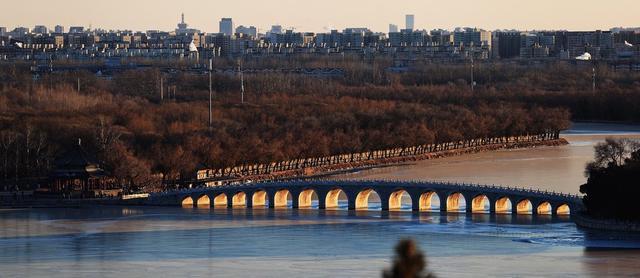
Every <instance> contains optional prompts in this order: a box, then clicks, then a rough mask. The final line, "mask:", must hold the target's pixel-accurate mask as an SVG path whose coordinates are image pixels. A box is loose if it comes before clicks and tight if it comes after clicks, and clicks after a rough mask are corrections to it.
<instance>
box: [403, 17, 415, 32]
mask: <svg viewBox="0 0 640 278" xmlns="http://www.w3.org/2000/svg"><path fill="white" fill-rule="evenodd" d="M406 21H407V22H406V24H407V26H406V28H405V29H407V30H413V28H414V27H415V26H414V24H415V16H414V15H412V14H408V15H407V16H406Z"/></svg>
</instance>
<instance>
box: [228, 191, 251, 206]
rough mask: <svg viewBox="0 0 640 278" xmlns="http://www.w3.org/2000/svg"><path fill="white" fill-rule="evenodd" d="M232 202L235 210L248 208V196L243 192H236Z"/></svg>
mask: <svg viewBox="0 0 640 278" xmlns="http://www.w3.org/2000/svg"><path fill="white" fill-rule="evenodd" d="M231 201H232V204H231V205H232V206H233V207H234V208H243V207H246V206H247V194H246V193H244V192H242V191H239V192H236V194H235V195H233V198H232V200H231Z"/></svg>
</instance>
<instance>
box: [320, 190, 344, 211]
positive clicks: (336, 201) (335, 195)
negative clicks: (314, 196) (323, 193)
mask: <svg viewBox="0 0 640 278" xmlns="http://www.w3.org/2000/svg"><path fill="white" fill-rule="evenodd" d="M340 200H343V201H344V200H346V202H347V206H348V205H349V204H348V202H349V196H347V193H346V192H345V191H344V190H342V188H334V189H332V190H330V191H329V192H327V197H326V198H325V208H327V209H334V210H335V209H339V208H341V206H340Z"/></svg>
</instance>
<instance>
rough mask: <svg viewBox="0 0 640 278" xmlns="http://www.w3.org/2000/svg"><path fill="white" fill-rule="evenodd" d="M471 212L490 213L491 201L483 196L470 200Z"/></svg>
mask: <svg viewBox="0 0 640 278" xmlns="http://www.w3.org/2000/svg"><path fill="white" fill-rule="evenodd" d="M471 212H472V213H490V212H491V201H490V200H489V197H488V196H487V195H484V194H480V195H477V196H475V197H474V198H473V199H472V200H471Z"/></svg>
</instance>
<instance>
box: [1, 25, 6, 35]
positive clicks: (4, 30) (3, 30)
mask: <svg viewBox="0 0 640 278" xmlns="http://www.w3.org/2000/svg"><path fill="white" fill-rule="evenodd" d="M6 35H7V27H0V36H6Z"/></svg>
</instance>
